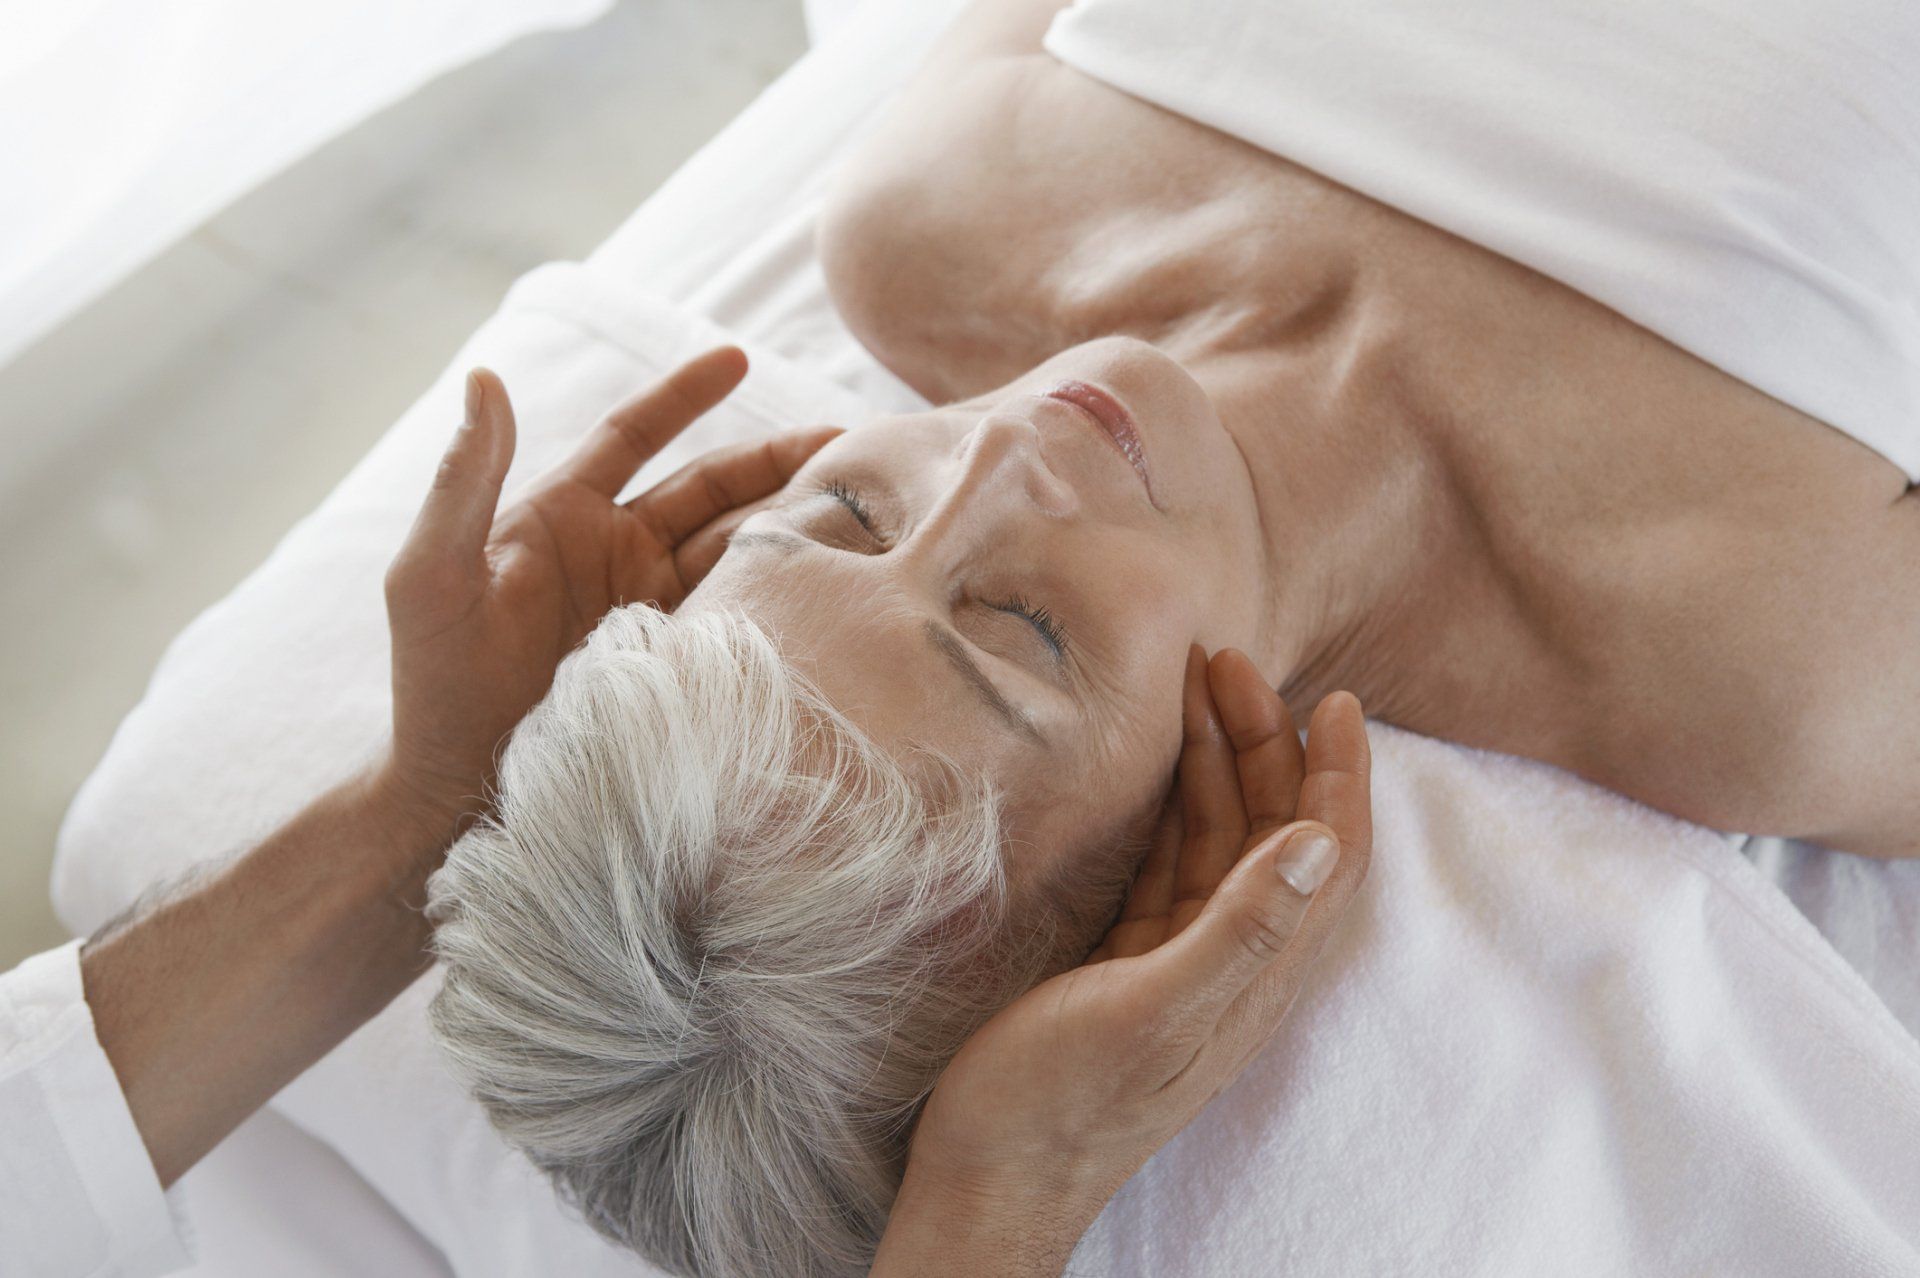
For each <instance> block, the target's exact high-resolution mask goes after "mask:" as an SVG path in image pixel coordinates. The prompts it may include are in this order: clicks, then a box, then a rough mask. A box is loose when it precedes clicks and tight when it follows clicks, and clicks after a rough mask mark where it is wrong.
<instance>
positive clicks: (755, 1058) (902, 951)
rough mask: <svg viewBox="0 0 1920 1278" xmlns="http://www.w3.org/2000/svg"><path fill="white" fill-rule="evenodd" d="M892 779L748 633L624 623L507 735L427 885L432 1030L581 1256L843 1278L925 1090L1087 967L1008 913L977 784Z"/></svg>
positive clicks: (864, 1240)
mask: <svg viewBox="0 0 1920 1278" xmlns="http://www.w3.org/2000/svg"><path fill="white" fill-rule="evenodd" d="M916 763H917V764H919V763H924V764H925V767H924V768H917V769H916V770H918V771H920V772H922V773H923V776H922V779H921V781H920V782H919V783H917V784H916V782H915V781H914V780H913V778H912V777H911V776H910V775H909V773H908V771H907V769H906V767H905V766H904V765H903V764H902V762H900V761H898V760H896V759H894V758H892V757H891V756H889V755H888V754H886V753H885V752H884V751H882V750H881V749H879V748H878V747H877V746H875V745H874V744H873V743H872V742H871V741H870V740H868V739H867V738H865V737H864V736H863V735H862V734H861V733H860V732H859V731H858V730H857V729H856V728H855V727H854V726H853V725H852V724H850V723H849V722H847V720H846V719H845V718H844V717H843V716H842V715H840V714H839V713H838V712H837V711H836V710H835V709H834V707H833V706H832V705H831V704H829V703H828V702H827V701H826V700H825V699H824V698H823V697H822V696H820V694H819V693H818V692H817V691H816V690H815V689H813V688H812V687H811V685H809V684H808V683H807V682H806V681H805V680H804V679H802V678H800V677H799V676H798V675H797V674H796V673H795V672H794V671H793V670H792V669H791V668H790V667H789V666H788V665H787V664H786V663H785V662H784V661H783V660H782V659H781V657H780V655H779V654H778V652H777V650H776V648H775V646H774V644H773V642H772V641H771V640H770V639H769V637H768V636H767V635H766V634H765V633H764V632H763V631H761V630H760V629H758V628H757V627H756V626H754V625H753V624H752V623H751V622H750V621H748V620H746V619H745V618H744V617H741V616H738V615H734V614H729V613H725V612H708V613H703V614H699V615H695V616H685V617H669V616H667V615H665V614H663V613H660V612H658V611H656V610H654V609H652V608H649V607H646V606H632V607H627V608H622V609H618V610H616V611H615V612H613V613H612V614H610V615H609V616H608V617H607V618H606V619H605V620H604V621H603V622H602V623H601V624H600V626H599V627H598V628H597V629H596V630H595V631H594V633H593V634H592V635H591V636H590V637H589V639H588V641H587V643H586V645H585V647H584V648H583V649H582V650H581V651H579V652H577V653H575V654H574V655H573V656H571V657H570V658H569V659H568V660H567V661H566V663H565V664H564V665H563V666H562V668H561V670H560V672H559V674H558V676H557V677H556V679H555V681H554V685H553V689H552V691H551V692H550V693H549V694H548V696H547V698H546V699H545V700H544V701H543V702H542V703H541V704H540V705H539V706H538V707H536V708H535V710H534V711H533V713H532V714H531V715H529V716H528V718H527V719H526V721H525V722H523V723H522V724H521V726H520V727H519V729H518V730H517V731H516V732H515V733H514V736H513V739H512V741H511V743H510V744H509V745H508V747H507V750H506V751H505V754H504V756H503V759H502V762H501V769H500V793H499V796H498V803H497V805H496V811H495V814H494V815H493V816H492V818H491V819H489V820H487V821H485V822H483V823H482V824H480V825H478V826H476V827H475V828H474V829H473V830H472V831H470V832H469V833H468V834H467V835H466V836H465V837H464V838H462V839H461V840H460V841H459V842H458V843H456V844H455V845H454V847H453V849H452V851H451V852H450V853H449V854H448V857H447V862H446V865H445V867H444V868H442V869H441V870H440V871H439V872H438V873H437V874H435V875H434V877H433V880H432V884H431V889H430V898H429V899H430V904H429V912H430V915H431V917H432V918H433V919H434V920H435V921H436V923H437V924H438V930H437V932H436V934H435V938H434V947H435V949H436V951H437V952H438V954H439V957H440V959H441V961H442V962H443V963H444V965H445V978H446V979H445V983H444V985H443V987H442V989H441V991H440V993H439V995H438V997H437V998H435V1000H434V1003H433V1011H432V1020H433V1028H434V1030H435V1032H436V1033H437V1035H438V1037H439V1039H440V1042H441V1044H442V1046H443V1047H444V1048H445V1051H446V1053H447V1056H448V1057H449V1059H450V1060H451V1062H452V1065H453V1067H454V1068H455V1070H456V1072H457V1073H458V1074H459V1075H460V1076H461V1077H462V1078H463V1079H464V1081H465V1082H466V1083H467V1084H468V1086H469V1087H471V1089H472V1090H473V1092H474V1093H475V1094H476V1095H477V1096H478V1098H479V1100H480V1101H481V1103H482V1105H484V1107H485V1108H486V1110H487V1113H488V1115H489V1117H490V1118H491V1119H492V1121H493V1123H494V1125H495V1127H497V1128H498V1129H499V1130H500V1132H501V1133H502V1134H503V1135H504V1136H505V1137H506V1139H507V1140H508V1141H509V1142H510V1143H512V1144H513V1145H515V1146H517V1147H518V1148H519V1149H521V1150H522V1151H524V1152H525V1153H526V1154H527V1156H528V1157H529V1158H531V1159H532V1160H533V1162H534V1163H535V1164H536V1165H538V1166H539V1167H540V1168H542V1169H543V1170H544V1171H546V1172H547V1173H548V1174H549V1175H550V1176H551V1177H552V1178H553V1180H554V1181H555V1183H556V1184H557V1186H558V1187H559V1189H560V1191H561V1192H562V1194H563V1196H564V1197H566V1198H567V1199H568V1200H569V1201H571V1202H572V1203H574V1204H575V1205H576V1206H577V1207H578V1208H579V1210H580V1211H581V1212H582V1214H583V1215H584V1216H585V1217H586V1219H587V1220H588V1221H589V1222H591V1223H592V1224H593V1225H594V1227H595V1228H597V1229H599V1230H600V1231H601V1232H602V1233H604V1234H606V1235H608V1236H609V1237H611V1238H613V1239H614V1240H615V1241H617V1242H619V1243H622V1244H625V1245H627V1246H629V1247H631V1248H632V1249H634V1250H635V1251H637V1252H639V1253H640V1254H641V1255H643V1256H645V1257H646V1258H647V1259H649V1260H651V1261H653V1262H654V1263H655V1264H658V1265H660V1266H663V1267H664V1268H666V1269H669V1270H671V1271H674V1272H676V1273H680V1274H685V1275H729V1276H730V1278H731V1276H734V1275H756V1276H757V1275H767V1276H769V1278H771V1276H773V1275H779V1276H780V1278H798V1276H806V1275H840V1274H853V1273H861V1272H864V1271H865V1269H866V1267H867V1265H869V1264H870V1263H871V1260H872V1256H873V1250H874V1248H875V1246H876V1245H877V1243H878V1241H879V1237H880V1234H881V1232H882V1231H883V1230H884V1228H885V1225H886V1218H887V1213H888V1211H889V1209H890V1207H891V1205H892V1201H893V1197H894V1194H895V1193H896V1191H897V1190H898V1187H899V1182H900V1176H901V1173H902V1171H903V1169H904V1165H905V1155H906V1147H907V1140H908V1136H909V1134H910V1132H911V1128H912V1123H913V1120H914V1118H915V1116H916V1115H917V1113H918V1111H919V1107H920V1105H921V1103H922V1102H923V1101H924V1100H925V1098H926V1095H927V1093H928V1092H929V1091H930V1090H931V1089H932V1086H933V1084H934V1082H935V1080H936V1079H937V1078H938V1076H939V1073H940V1071H941V1070H942V1069H943V1068H944V1067H945V1065H946V1063H947V1061H948V1060H949V1059H950V1058H951V1057H952V1056H953V1054H954V1053H955V1052H956V1051H958V1050H959V1047H960V1045H961V1043H962V1042H964V1041H965V1039H966V1037H967V1036H968V1035H969V1034H971V1033H972V1031H973V1030H974V1029H976V1028H977V1027H978V1026H979V1025H980V1024H981V1023H982V1022H983V1021H984V1020H986V1019H987V1018H988V1017H989V1016H991V1015H992V1014H993V1012H995V1011H997V1010H998V1009H999V1008H1000V1007H1002V1006H1004V1005H1005V1004H1006V1003H1007V1002H1008V1001H1010V1000H1011V999H1012V998H1013V997H1015V996H1017V995H1018V994H1019V993H1020V992H1021V991H1022V990H1023V989H1025V988H1027V987H1028V986H1030V985H1031V984H1033V983H1034V982H1035V981H1036V980H1038V979H1039V978H1040V977H1041V976H1042V975H1044V973H1045V971H1046V970H1047V969H1048V968H1049V967H1051V966H1055V965H1059V964H1060V960H1061V959H1062V957H1063V956H1064V957H1066V958H1067V960H1068V961H1072V959H1076V958H1077V957H1078V954H1068V953H1067V949H1070V948H1071V947H1074V946H1081V943H1082V942H1086V943H1090V942H1087V941H1086V937H1085V935H1078V936H1070V935H1068V934H1067V933H1068V932H1078V933H1083V934H1084V933H1085V932H1086V928H1085V927H1084V926H1075V925H1074V924H1073V923H1072V922H1070V921H1067V920H1066V919H1065V918H1064V916H1062V915H1061V913H1060V912H1059V911H1039V912H1036V913H1038V914H1039V917H1036V918H1034V919H1031V920H1029V919H1025V918H1022V917H1021V914H1022V913H1023V912H1022V911H1020V910H1018V909H1016V908H1014V906H1013V902H1014V900H1015V898H1017V897H1020V896H1023V895H1025V892H1024V890H1023V891H1020V892H1015V891H1011V890H1010V889H1009V875H1008V872H1007V869H1006V867H1005V865H1004V863H1003V857H1002V850H1003V846H1002V845H1003V841H1004V832H1003V829H1002V820H1001V817H1000V815H999V811H998V808H997V804H996V800H995V796H994V795H993V794H992V792H991V791H990V790H989V789H988V788H987V787H986V786H985V784H984V783H982V782H980V781H978V780H973V779H969V778H968V777H966V776H965V775H964V774H962V773H961V772H960V771H959V770H958V769H956V768H954V767H953V766H951V765H950V764H948V763H946V762H944V761H942V760H939V759H937V758H934V757H932V756H924V757H922V758H920V759H918V760H916ZM928 776H930V777H932V778H933V780H932V781H931V782H928V780H927V779H926V778H927V777H928ZM1109 894H1111V893H1109ZM1110 904H1111V902H1108V903H1107V905H1109V906H1110ZM1095 908H1096V910H1097V909H1100V908H1104V907H1101V906H1096V907H1095ZM1081 948H1084V946H1081Z"/></svg>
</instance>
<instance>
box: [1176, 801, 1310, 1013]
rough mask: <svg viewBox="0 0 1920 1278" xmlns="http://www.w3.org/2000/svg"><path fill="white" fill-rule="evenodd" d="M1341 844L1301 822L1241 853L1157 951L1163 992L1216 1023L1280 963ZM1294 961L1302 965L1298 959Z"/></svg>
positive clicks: (1284, 827) (1296, 934)
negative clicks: (1193, 913)
mask: <svg viewBox="0 0 1920 1278" xmlns="http://www.w3.org/2000/svg"><path fill="white" fill-rule="evenodd" d="M1340 852H1341V849H1340V842H1339V839H1338V838H1336V837H1335V835H1334V833H1333V831H1332V830H1331V829H1329V828H1327V827H1326V826H1324V825H1322V824H1320V823H1319V822H1318V821H1295V822H1293V823H1292V824H1291V825H1287V826H1283V827H1282V828H1281V829H1279V830H1277V831H1275V832H1274V833H1273V834H1272V835H1271V836H1270V837H1268V838H1267V839H1265V840H1263V841H1262V842H1261V843H1260V844H1259V846H1257V847H1255V848H1254V849H1253V851H1251V852H1249V853H1247V854H1246V855H1245V856H1243V857H1241V858H1240V862H1239V864H1238V865H1236V866H1234V868H1233V873H1231V874H1229V875H1228V876H1227V880H1226V882H1225V883H1222V884H1221V885H1220V887H1219V888H1218V889H1216V890H1215V892H1214V894H1213V896H1212V898H1211V899H1209V900H1208V902H1207V906H1206V908H1205V909H1204V910H1202V911H1201V913H1200V917H1199V918H1197V919H1195V920H1194V921H1193V922H1192V923H1191V924H1189V925H1188V926H1187V928H1186V929H1185V930H1184V931H1182V932H1181V933H1180V934H1179V935H1178V936H1176V937H1174V938H1173V939H1172V940H1171V941H1168V942H1167V943H1166V945H1164V946H1162V947H1161V950H1160V953H1159V954H1158V955H1157V956H1156V957H1158V958H1160V959H1162V961H1161V962H1158V963H1156V964H1155V967H1156V976H1157V978H1158V979H1160V980H1164V981H1166V982H1168V983H1169V988H1167V989H1166V990H1165V991H1164V994H1165V995H1166V996H1167V997H1168V998H1170V999H1177V1000H1178V1001H1179V1002H1183V1003H1185V1004H1186V1005H1187V1006H1188V1007H1189V1008H1190V1009H1191V1010H1192V1012H1193V1013H1194V1015H1195V1016H1196V1017H1202V1016H1204V1017H1205V1018H1206V1020H1207V1023H1209V1024H1212V1023H1214V1022H1215V1021H1217V1020H1218V1019H1219V1018H1220V1017H1221V1016H1223V1015H1225V1013H1226V1012H1227V1009H1228V1008H1229V1007H1231V1006H1232V1005H1233V1004H1234V1002H1235V1000H1237V999H1238V998H1239V997H1240V995H1241V994H1242V993H1243V992H1245V990H1246V989H1247V987H1248V986H1249V985H1251V984H1253V983H1254V981H1255V980H1256V979H1258V978H1259V977H1260V976H1261V975H1262V974H1263V973H1266V972H1267V971H1268V970H1269V969H1270V968H1273V967H1274V966H1275V965H1276V964H1277V963H1282V962H1283V960H1285V959H1287V957H1288V950H1289V949H1290V948H1291V947H1292V946H1293V942H1294V939H1295V938H1296V937H1297V936H1299V934H1300V930H1301V925H1302V924H1303V923H1304V922H1305V920H1306V917H1307V911H1308V909H1309V907H1310V906H1312V904H1313V902H1314V899H1315V894H1316V893H1317V892H1319V890H1320V888H1321V887H1322V885H1324V884H1325V883H1326V882H1327V880H1328V878H1330V877H1331V876H1332V874H1333V870H1334V867H1335V866H1336V865H1338V864H1339V862H1340ZM1296 966H1304V964H1297V965H1296Z"/></svg>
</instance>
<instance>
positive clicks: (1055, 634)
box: [994, 595, 1067, 657]
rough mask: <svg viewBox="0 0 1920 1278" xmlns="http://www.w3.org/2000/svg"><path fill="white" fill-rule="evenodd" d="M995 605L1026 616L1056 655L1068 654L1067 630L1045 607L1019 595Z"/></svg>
mask: <svg viewBox="0 0 1920 1278" xmlns="http://www.w3.org/2000/svg"><path fill="white" fill-rule="evenodd" d="M994 607H996V608H998V609H1000V611H1002V612H1011V613H1015V614H1017V615H1018V616H1022V617H1025V618H1026V619H1027V620H1028V621H1029V622H1031V623H1032V624H1033V628H1034V629H1035V630H1038V631H1039V632H1040V637H1041V638H1042V639H1045V640H1046V641H1047V646H1048V647H1049V648H1052V649H1053V655H1054V656H1055V657H1065V656H1066V655H1067V632H1066V631H1065V630H1064V629H1063V628H1062V627H1061V625H1060V623H1059V622H1057V621H1055V620H1054V619H1053V614H1052V613H1050V612H1048V611H1047V610H1046V609H1045V608H1041V607H1038V606H1036V605H1034V604H1030V603H1028V602H1027V601H1026V600H1025V599H1024V598H1022V597H1021V596H1019V595H1014V596H1013V597H1012V598H1010V599H1006V600H1003V601H1001V602H1000V603H997V604H995V605H994Z"/></svg>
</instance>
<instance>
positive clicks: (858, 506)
mask: <svg viewBox="0 0 1920 1278" xmlns="http://www.w3.org/2000/svg"><path fill="white" fill-rule="evenodd" d="M820 491H821V492H823V493H825V494H826V495H827V496H829V497H831V498H833V499H834V500H835V501H837V502H839V503H840V504H841V505H842V506H845V507H846V508H847V511H848V513H849V514H851V515H852V516H853V517H854V518H855V519H856V520H858V521H859V523H860V526H861V527H862V528H864V529H866V530H867V531H868V532H870V533H873V535H874V536H875V537H878V536H879V535H880V534H879V533H878V532H877V531H876V530H875V529H874V526H873V516H872V515H870V514H869V513H868V511H867V508H866V506H865V505H864V504H862V502H861V501H860V496H859V494H858V493H856V492H854V491H853V489H851V488H849V487H847V485H845V484H844V483H841V482H840V481H839V480H837V479H835V480H831V481H829V482H828V483H826V484H825V485H823V486H822V487H821V490H820ZM990 606H991V607H994V608H998V609H999V610H1000V611H1002V612H1010V613H1014V614H1016V615H1018V616H1021V617H1025V618H1026V619H1027V621H1028V622H1030V623H1031V624H1032V626H1033V628H1034V629H1035V630H1037V631H1039V632H1040V637H1041V638H1042V639H1044V640H1046V641H1047V646H1048V647H1050V648H1052V649H1053V655H1054V656H1056V657H1064V656H1066V654H1067V632H1066V631H1065V630H1064V629H1062V628H1061V626H1060V623H1059V622H1057V621H1055V620H1054V619H1053V614H1052V613H1051V612H1048V611H1047V610H1046V609H1045V608H1042V607H1038V606H1036V605H1034V604H1031V603H1028V602H1027V600H1026V599H1025V598H1023V597H1022V596H1020V595H1014V596H1012V597H1011V598H1008V599H1004V600H1002V601H1001V602H999V603H996V604H992V605H990Z"/></svg>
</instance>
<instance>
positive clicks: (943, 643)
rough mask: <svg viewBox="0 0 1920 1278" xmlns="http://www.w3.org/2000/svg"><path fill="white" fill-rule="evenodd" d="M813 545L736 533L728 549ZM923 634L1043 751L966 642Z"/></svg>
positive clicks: (791, 537) (950, 633)
mask: <svg viewBox="0 0 1920 1278" xmlns="http://www.w3.org/2000/svg"><path fill="white" fill-rule="evenodd" d="M813 544H814V543H813V542H811V541H808V540H807V539H806V538H805V537H800V536H796V535H795V534H793V533H789V532H779V531H776V530H771V529H767V530H761V529H755V530H754V531H752V532H740V533H735V534H734V535H733V538H732V540H731V541H729V542H728V545H729V546H730V547H731V546H749V547H759V548H762V549H766V550H773V551H777V552H779V553H780V554H783V555H790V554H793V553H794V552H796V551H801V550H806V549H808V548H809V547H811V546H812V545H813ZM925 633H926V636H927V639H928V640H929V641H930V642H931V643H932V644H933V646H934V648H935V649H936V650H938V652H939V653H940V655H941V656H943V657H945V658H946V659H947V662H948V664H949V665H951V666H952V667H953V668H954V669H955V670H957V671H959V673H960V677H961V678H962V679H964V680H966V681H967V685H968V686H969V687H971V688H972V689H973V690H974V691H975V692H976V693H978V694H979V696H980V699H981V700H982V701H984V702H986V703H987V707H988V708H989V709H991V710H992V711H993V712H994V713H995V714H997V715H999V716H1000V717H1001V718H1002V719H1004V720H1005V721H1006V723H1007V725H1008V726H1009V727H1011V728H1012V729H1013V730H1014V731H1015V732H1018V733H1019V734H1020V735H1021V736H1023V737H1025V738H1027V739H1028V740H1029V741H1031V742H1033V743H1034V744H1035V745H1037V746H1041V747H1042V748H1044V747H1045V746H1046V744H1047V738H1046V736H1045V735H1044V734H1042V733H1041V731H1040V729H1039V727H1038V726H1037V725H1036V724H1035V723H1034V721H1033V719H1032V717H1031V716H1030V715H1028V714H1027V712H1026V711H1024V710H1022V709H1021V708H1020V707H1019V706H1016V705H1014V704H1013V702H1011V701H1009V700H1007V698H1006V697H1005V695H1003V694H1002V693H1001V691H1000V689H999V688H997V687H995V686H994V682H993V680H992V679H990V678H988V677H987V672H986V671H984V670H982V669H981V668H980V663H979V662H978V661H975V660H974V659H973V654H972V653H971V652H969V651H967V644H966V641H965V640H964V639H962V638H961V637H960V636H959V635H958V634H956V633H955V632H954V630H953V629H952V627H950V626H944V625H942V624H940V623H939V622H938V621H928V622H927V624H926V630H925Z"/></svg>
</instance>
